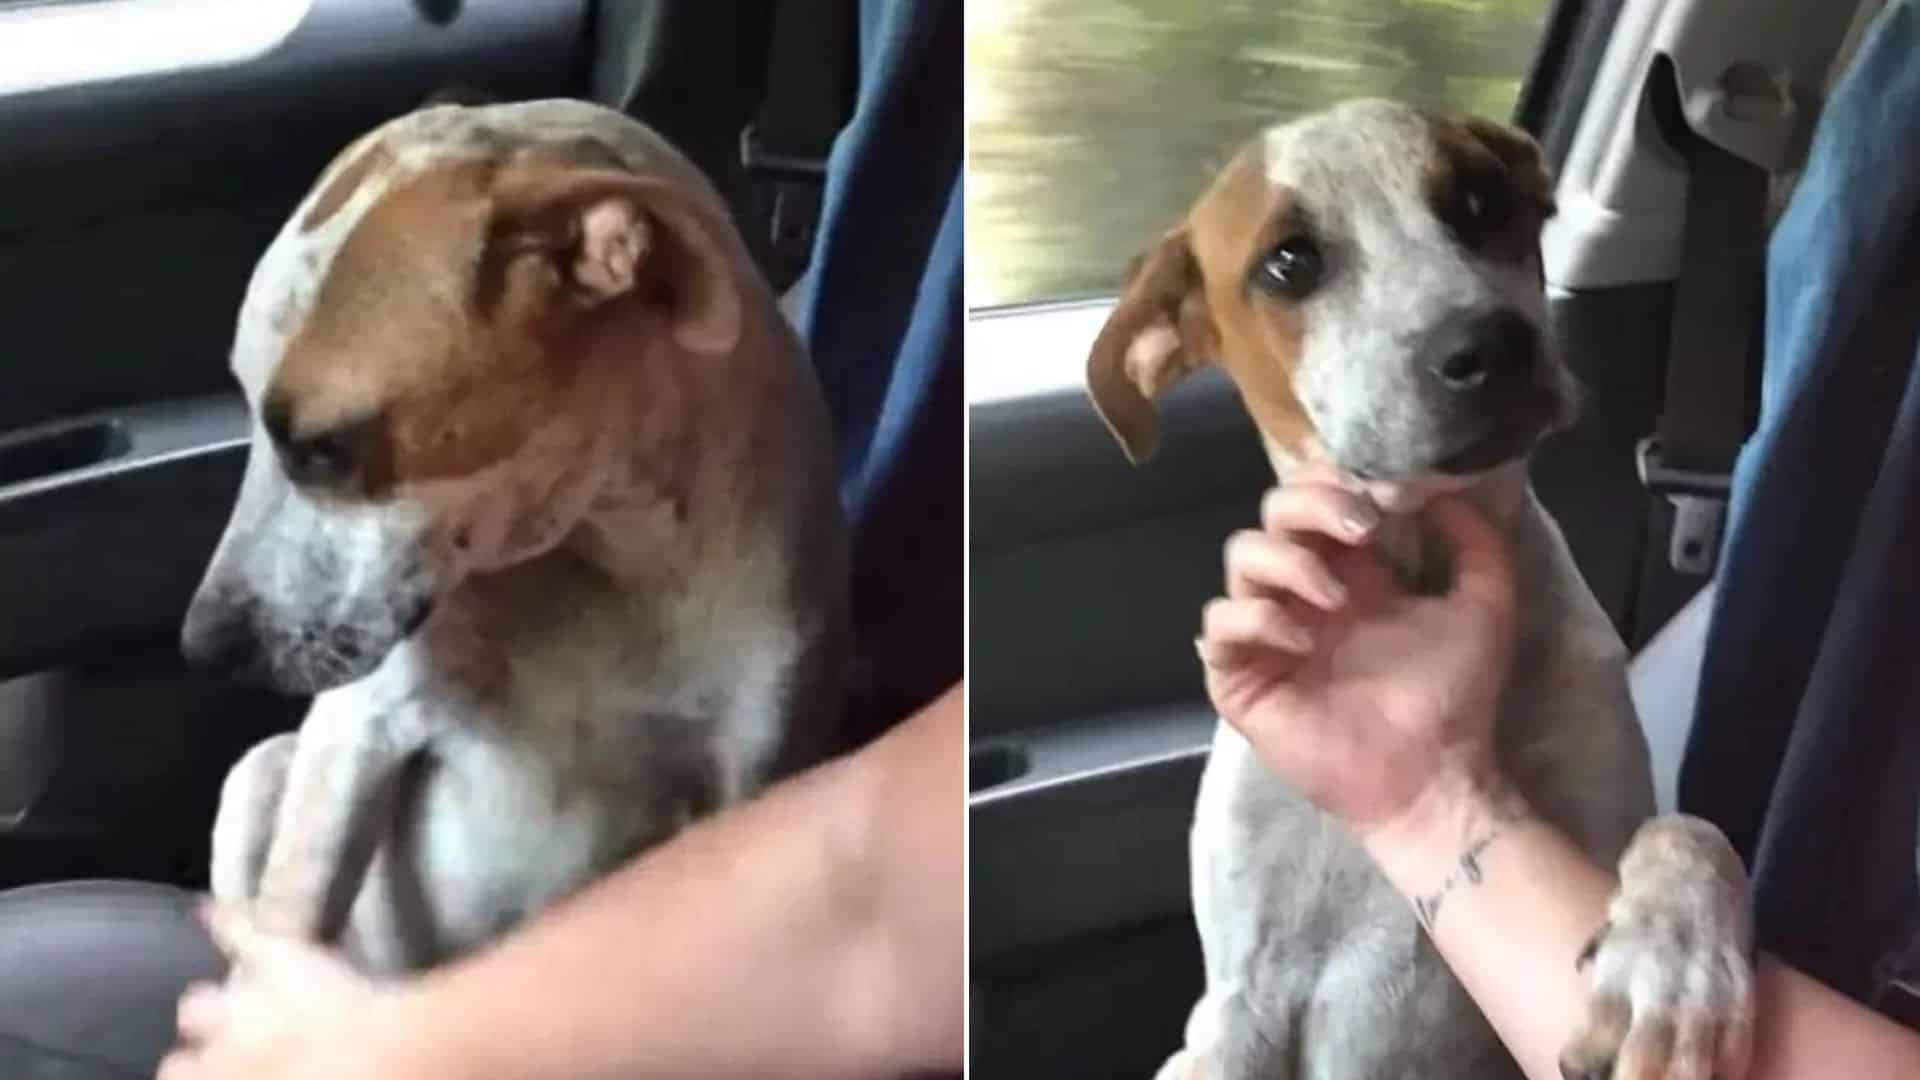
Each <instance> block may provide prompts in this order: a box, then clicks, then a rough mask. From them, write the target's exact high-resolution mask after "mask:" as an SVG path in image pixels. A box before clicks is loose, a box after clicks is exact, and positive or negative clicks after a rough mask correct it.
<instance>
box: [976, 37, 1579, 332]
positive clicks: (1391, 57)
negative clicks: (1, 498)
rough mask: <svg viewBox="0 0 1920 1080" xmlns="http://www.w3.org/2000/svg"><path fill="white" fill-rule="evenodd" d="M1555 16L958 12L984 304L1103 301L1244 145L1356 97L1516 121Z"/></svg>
mask: <svg viewBox="0 0 1920 1080" xmlns="http://www.w3.org/2000/svg"><path fill="white" fill-rule="evenodd" d="M1546 7H1547V0H1204V2H1198V3H1196V2H1195V0H968V4H967V14H968V26H967V72H968V87H967V93H968V102H967V110H968V113H967V128H968V137H969V154H970V159H969V162H968V174H967V184H968V188H967V202H968V208H967V233H968V235H967V286H968V296H969V300H970V302H971V303H972V304H973V305H974V306H976V307H984V306H994V305H1001V304H1015V303H1029V302H1033V301H1038V300H1054V299H1064V298H1069V297H1081V296H1088V295H1094V294H1100V293H1107V292H1111V291H1112V290H1113V288H1114V287H1115V285H1117V284H1118V282H1119V278H1120V275H1121V272H1122V271H1123V270H1124V268H1125V267H1126V264H1127V260H1128V259H1129V258H1131V257H1132V256H1133V255H1134V254H1135V253H1136V252H1138V251H1139V250H1141V249H1142V248H1143V247H1145V246H1146V244H1147V241H1148V240H1149V239H1150V238H1151V237H1152V236H1153V235H1155V234H1156V233H1157V232H1159V231H1160V230H1162V229H1164V228H1166V227H1167V226H1168V225H1170V224H1172V222H1173V218H1174V215H1176V214H1177V213H1179V211H1180V209H1181V208H1182V207H1183V206H1185V205H1186V203H1187V202H1188V201H1189V200H1190V199H1192V197H1193V196H1194V195H1195V194H1196V193H1197V192H1198V190H1199V188H1200V185H1201V184H1202V183H1204V182H1205V181H1206V178H1207V177H1208V176H1209V175H1210V174H1211V172H1212V171H1213V170H1214V169H1216V168H1217V167H1219V166H1220V165H1221V164H1222V163H1223V162H1224V161H1225V159H1226V157H1227V155H1228V154H1229V153H1230V152H1231V151H1232V149H1233V148H1234V147H1235V146H1236V145H1237V144H1238V143H1239V141H1240V140H1241V139H1243V138H1245V137H1247V136H1248V135H1250V134H1252V133H1253V132H1255V131H1258V130H1259V129H1260V128H1262V127H1264V126H1266V125H1267V124H1269V123H1272V122H1273V121H1275V120H1279V119H1283V118H1285V117H1287V116H1291V115H1294V114H1297V113H1300V112H1304V111H1307V110H1311V109H1315V108H1318V107H1320V106H1323V105H1328V104H1332V103H1333V102H1335V101H1339V100H1341V99H1343V98H1348V97H1355V96H1359V95H1388V96H1393V97H1400V98H1406V99H1408V100H1412V101H1419V102H1425V103H1428V104H1434V105H1443V106H1450V107H1453V108H1459V109H1464V110H1468V111H1472V112H1478V113H1484V114H1488V115H1492V116H1506V115H1507V114H1509V113H1510V112H1511V111H1512V109H1513V102H1514V99H1515V97H1516V96H1517V95H1518V94H1519V91H1520V83H1521V80H1522V79H1523V78H1525V76H1526V71H1527V66H1528V64H1529V63H1530V62H1531V61H1532V59H1533V52H1534V48H1535V46H1536V45H1537V44H1538V42H1539V39H1540V34H1541V30H1542V24H1543V21H1544V19H1545V14H1546Z"/></svg>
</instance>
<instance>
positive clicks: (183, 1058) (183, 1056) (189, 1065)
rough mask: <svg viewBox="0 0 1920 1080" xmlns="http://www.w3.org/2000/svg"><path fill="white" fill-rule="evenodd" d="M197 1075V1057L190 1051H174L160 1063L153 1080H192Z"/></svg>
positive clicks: (198, 1073)
mask: <svg viewBox="0 0 1920 1080" xmlns="http://www.w3.org/2000/svg"><path fill="white" fill-rule="evenodd" d="M199 1075H200V1064H199V1056H198V1055H197V1054H195V1053H194V1052H193V1051H191V1050H184V1049H175V1050H173V1051H172V1052H170V1053H169V1054H167V1056H166V1058H165V1060H163V1061H161V1062H160V1070H159V1071H158V1072H156V1073H154V1074H153V1080H194V1078H195V1077H197V1076H199Z"/></svg>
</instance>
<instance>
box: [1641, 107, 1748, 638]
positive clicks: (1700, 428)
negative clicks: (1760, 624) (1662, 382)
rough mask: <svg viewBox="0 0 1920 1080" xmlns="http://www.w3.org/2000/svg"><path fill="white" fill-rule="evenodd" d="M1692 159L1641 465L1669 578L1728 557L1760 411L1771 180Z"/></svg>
mask: <svg viewBox="0 0 1920 1080" xmlns="http://www.w3.org/2000/svg"><path fill="white" fill-rule="evenodd" d="M1685 154H1686V161H1687V197H1686V213H1687V217H1686V224H1685V226H1684V229H1683V232H1682V245H1681V266H1680V277H1679V280H1678V281H1677V282H1675V284H1674V296H1673V321H1672V330H1671V332H1670V336H1669V344H1668V350H1667V385H1666V398H1665V401H1664V403H1663V405H1662V407H1661V411H1660V416H1659V419H1658V420H1657V421H1656V422H1655V425H1654V434H1653V435H1652V436H1651V437H1649V438H1646V439H1643V440H1642V441H1641V442H1640V445H1639V447H1638V451H1637V454H1636V457H1637V464H1638V468H1639V473H1640V481H1641V483H1642V484H1643V485H1644V486H1645V487H1646V489H1647V493H1648V495H1649V496H1650V497H1651V498H1652V502H1651V503H1650V505H1649V512H1650V514H1651V516H1652V521H1651V527H1650V529H1649V533H1648V535H1650V536H1658V535H1659V533H1660V532H1661V529H1660V524H1661V523H1662V521H1663V520H1664V519H1665V518H1666V517H1667V512H1666V511H1665V510H1664V508H1663V507H1662V506H1661V505H1660V503H1661V502H1662V501H1665V502H1667V503H1670V504H1671V505H1672V510H1671V518H1672V524H1671V529H1670V530H1669V533H1668V544H1667V552H1666V560H1665V569H1666V571H1669V572H1671V573H1675V574H1679V575H1682V576H1686V577H1693V578H1704V577H1707V576H1710V575H1711V574H1712V573H1713V569H1714V564H1715V561H1716V559H1717V558H1718V556H1719V550H1720V540H1721V532H1722V530H1723V526H1724V523H1725V520H1726V513H1727V500H1728V496H1729V492H1730V490H1731V488H1732V481H1733V466H1734V462H1735V461H1736V459H1737V458H1738V457H1739V454H1740V447H1741V445H1742V444H1743V443H1745V442H1746V438H1747V435H1748V433H1749V432H1750V431H1751V430H1752V427H1753V418H1754V416H1755V414H1756V406H1757V405H1758V402H1757V401H1756V400H1755V398H1754V394H1753V386H1754V384H1755V381H1756V380H1755V378H1754V376H1755V374H1756V373H1757V372H1758V370H1759V368H1760V362H1761V358H1762V351H1763V349H1764V346H1765V341H1764V337H1765V335H1764V327H1765V311H1764V308H1765V304H1766V246H1767V197H1768V185H1769V181H1770V179H1771V177H1770V176H1769V174H1768V173H1767V171H1766V170H1765V169H1763V168H1761V167H1760V166H1757V165H1754V164H1752V163H1751V162H1748V161H1747V160H1745V159H1744V158H1741V157H1738V156H1737V155H1734V154H1732V153H1729V152H1728V151H1726V150H1723V149H1721V148H1720V147H1719V146H1717V145H1715V144H1714V143H1712V142H1710V141H1708V140H1707V139H1706V138H1704V137H1702V136H1700V135H1698V134H1696V133H1689V141H1688V145H1687V147H1686V151H1685ZM1649 570H1651V571H1652V572H1656V573H1657V572H1659V571H1658V570H1657V569H1655V568H1649ZM1646 580H1647V578H1646V575H1643V588H1642V597H1643V600H1644V599H1645V597H1646V592H1647V589H1646V587H1645V582H1646Z"/></svg>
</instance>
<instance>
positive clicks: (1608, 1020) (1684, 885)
mask: <svg viewBox="0 0 1920 1080" xmlns="http://www.w3.org/2000/svg"><path fill="white" fill-rule="evenodd" d="M1752 948H1753V930H1752V922H1751V914H1750V911H1749V909H1748V906H1747V877H1746V871H1745V868H1744V867H1742V866H1741V863H1740V857H1739V855H1738V854H1737V853H1735V852H1734V850H1733V848H1732V847H1731V846H1730V845H1729V844H1728V843H1727V841H1726V838H1725V837H1724V836H1722V835H1721V833H1720V830H1718V829H1716V828H1714V827H1713V826H1712V825H1710V824H1708V823H1707V822H1704V821H1701V820H1700V819H1698V818H1691V817H1684V816H1681V815H1674V816H1670V817H1662V818H1656V819H1654V820H1653V821H1650V822H1648V823H1646V824H1645V825H1643V826H1641V828H1640V831H1639V832H1638V833H1636V834H1635V835H1634V838H1633V842H1632V843H1631V844H1630V845H1628V848H1627V852H1626V854H1625V856H1623V857H1622V858H1621V860H1620V888H1619V891H1618V892H1616V893H1615V894H1614V897H1613V901H1612V903H1611V904H1610V905H1609V906H1608V908H1607V925H1606V926H1605V927H1603V928H1602V929H1601V931H1600V932H1599V934H1597V935H1595V937H1594V939H1593V941H1592V943H1591V944H1589V945H1588V946H1587V948H1586V949H1585V950H1584V951H1583V952H1582V954H1581V956H1580V959H1579V963H1580V964H1581V965H1582V966H1583V967H1584V968H1585V970H1586V971H1587V973H1588V979H1589V982H1590V990H1589V996H1588V999H1587V1013H1586V1016H1585V1018H1584V1019H1583V1020H1582V1021H1581V1023H1580V1024H1579V1025H1578V1027H1577V1028H1576V1029H1575V1031H1574V1036H1573V1039H1572V1041H1571V1042H1570V1043H1569V1044H1568V1046H1567V1049H1566V1050H1565V1051H1564V1052H1563V1053H1562V1054H1561V1057H1560V1071H1561V1072H1562V1073H1563V1074H1564V1075H1565V1076H1566V1077H1567V1078H1568V1080H1613V1078H1614V1077H1627V1076H1630V1077H1650V1078H1656V1077H1657V1078H1660V1080H1691V1078H1705V1077H1712V1078H1713V1080H1740V1078H1741V1077H1742V1076H1744V1075H1745V1074H1746V1070H1747V1063H1748V1059H1749V1056H1750V1054H1751V1051H1752V1044H1753V973H1752V959H1751V958H1752Z"/></svg>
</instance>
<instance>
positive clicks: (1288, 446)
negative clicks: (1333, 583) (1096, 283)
mask: <svg viewBox="0 0 1920 1080" xmlns="http://www.w3.org/2000/svg"><path fill="white" fill-rule="evenodd" d="M1551 212H1552V185H1551V183H1550V181H1549V179H1548V177H1547V173H1546V168H1545V165H1544V163H1543V160H1542V158H1541V155H1540V151H1539V149H1538V147H1537V146H1536V145H1535V144H1534V142H1533V141H1532V140H1531V139H1530V138H1528V137H1527V136H1526V135H1525V134H1524V133H1522V132H1519V131H1516V130H1513V129H1510V128H1507V127H1505V126H1502V125H1499V124H1494V123H1491V122H1488V121H1485V120H1479V119H1471V118H1452V117H1443V116H1438V115H1435V114H1433V113H1430V112H1426V111H1423V110H1420V109H1417V108H1414V107H1412V106H1408V105H1403V104H1399V103H1396V102H1389V101H1378V100H1365V101H1354V102H1349V103H1346V104H1344V105H1341V106H1338V107H1335V108H1333V109H1330V110H1327V111H1325V112H1322V113H1317V114H1314V115H1311V116H1308V117H1305V118H1302V119H1299V120H1296V121H1294V122H1291V123H1288V124H1284V125H1281V126H1278V127H1275V128H1272V129H1270V130H1269V131H1267V132H1266V133H1265V134H1264V135H1262V136H1261V137H1259V138H1257V139H1255V140H1254V141H1253V142H1251V143H1250V144H1249V145H1247V146H1246V147H1244V148H1243V149H1242V150H1241V151H1240V153H1239V154H1238V155H1237V156H1236V157H1235V158H1234V159H1233V160H1232V162H1231V163H1230V164H1229V165H1228V166H1227V167H1226V169H1225V170H1224V171H1222V172H1221V174H1220V175H1219V176H1218V177H1217V178H1216V179H1215V180H1214V182H1213V184H1212V185H1211V186H1210V187H1209V188H1208V189H1207V191H1206V192H1205V193H1204V194H1203V195H1202V196H1201V197H1200V199H1199V201H1198V202H1197V203H1196V204H1195V205H1194V206H1193V208H1192V210H1191V211H1190V212H1189V213H1188V215H1187V217H1186V220H1185V221H1184V222H1183V223H1182V224H1181V225H1180V226H1179V227H1178V228H1176V229H1174V230H1173V231H1171V232H1169V233H1168V234H1167V235H1166V236H1164V237H1163V238H1161V240H1160V241H1159V243H1158V244H1156V245H1155V246H1154V247H1153V248H1152V249H1151V250H1150V251H1148V252H1147V253H1146V254H1145V255H1143V256H1142V257H1141V258H1140V259H1139V260H1138V261H1137V262H1136V263H1135V265H1134V268H1133V270H1132V273H1131V274H1130V276H1129V279H1128V281H1127V284H1126V287H1125V289H1124V291H1123V294H1122V296H1121V298H1120V301H1119V304H1118V306H1117V307H1116V308H1115V309H1114V311H1113V314H1112V315H1111V316H1110V317H1109V319H1108V321H1107V323H1106V326H1105V327H1104V328H1103V330H1102V331H1101V334H1100V336H1099V338H1098V340H1097V342H1096V343H1095V345H1094V349H1093V353H1092V356H1091V358H1090V360H1089V362H1088V369H1087V377H1088V385H1089V388H1090V390H1091V393H1092V397H1093V401H1094V405H1095V407H1096V408H1097V409H1098V410H1099V412H1100V415H1101V416H1102V417H1103V418H1104V419H1105V421H1106V423H1107V425H1108V427H1109V428H1110V429H1111V430H1112V431H1113V433H1114V435H1115V437H1116V438H1118V439H1119V441H1120V443H1121V445H1122V446H1123V447H1124V448H1125V449H1126V451H1127V454H1128V456H1129V457H1130V458H1132V459H1133V460H1135V461H1138V460H1141V459H1143V458H1145V457H1146V456H1147V455H1149V454H1151V453H1152V452H1153V449H1154V447H1155V445H1156V443H1157V441H1158V424H1157V420H1156V416H1155V410H1154V404H1153V402H1154V399H1155V397H1156V396H1157V395H1158V394H1159V393H1160V392H1161V391H1162V390H1164V389H1165V388H1166V387H1167V386H1169V385H1170V384H1172V383H1173V382H1175V381H1176V380H1178V379H1179V378H1180V377H1182V376H1183V375H1185V374H1186V373H1188V372H1189V371H1192V370H1193V369H1195V368H1196V367H1199V366H1201V365H1203V364H1209V363H1219V364H1220V365H1221V366H1222V367H1224V368H1225V369H1226V371H1227V373H1228V374H1229V375H1230V376H1231V377H1232V379H1233V381H1234V383H1235V384H1236V386H1237V387H1238V389H1239V391H1240V394H1241V397H1242V399H1243V400H1244V401H1245V402H1246V404H1247V407H1248V409H1249V410H1250V412H1251V413H1252V414H1253V418H1254V420H1255V422H1256V423H1257V424H1258V426H1259V428H1260V430H1261V432H1262V434H1263V436H1264V437H1265V438H1266V440H1267V442H1268V445H1269V448H1270V451H1271V452H1272V453H1273V454H1275V455H1276V456H1278V457H1281V458H1283V459H1285V458H1291V459H1293V460H1303V459H1308V458H1328V459H1331V460H1332V461H1333V462H1334V463H1335V464H1337V465H1339V466H1341V467H1343V468H1345V469H1347V470H1349V471H1351V472H1353V473H1355V474H1358V475H1359V476H1361V477H1363V478H1366V479H1370V480H1372V481H1374V482H1375V483H1376V485H1378V490H1384V491H1388V492H1408V491H1415V490H1419V489H1421V488H1423V487H1427V486H1434V485H1438V486H1451V485H1459V484H1464V483H1466V482H1468V480H1469V479H1470V478H1471V477H1472V476H1474V475H1477V474H1479V473H1482V472H1485V471H1486V470H1488V469H1491V468H1493V467H1495V466H1498V465H1500V464H1503V463H1505V462H1507V461H1510V460H1513V459H1515V458H1517V457H1519V456H1521V455H1523V454H1525V453H1526V452H1527V451H1528V450H1529V449H1530V448H1531V447H1532V445H1533V444H1534V442H1535V441H1536V440H1537V439H1538V438H1539V437H1540V436H1541V435H1542V434H1543V433H1545V432H1547V431H1549V430H1551V429H1553V428H1555V427H1558V426H1561V425H1564V424H1565V423H1566V422H1567V421H1568V420H1570V419H1571V416H1572V413H1573V410H1574V401H1575V390H1574V386H1573V383H1572V380H1571V377H1570V376H1569V375H1568V373H1567V372H1566V370H1565V368H1564V367H1563V366H1562V365H1561V364H1560V363H1559V362H1558V360H1557V359H1556V358H1555V356H1554V355H1553V354H1552V352H1551V350H1550V349H1549V348H1548V347H1547V343H1546V337H1545V334H1544V332H1543V330H1542V323H1543V319H1544V306H1545V301H1544V297H1543V292H1542V284H1541V275H1540V263H1539V247H1538V239H1539V231H1540V226H1541V224H1542V222H1543V221H1545V219H1546V218H1547V216H1548V215H1550V214H1551Z"/></svg>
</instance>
